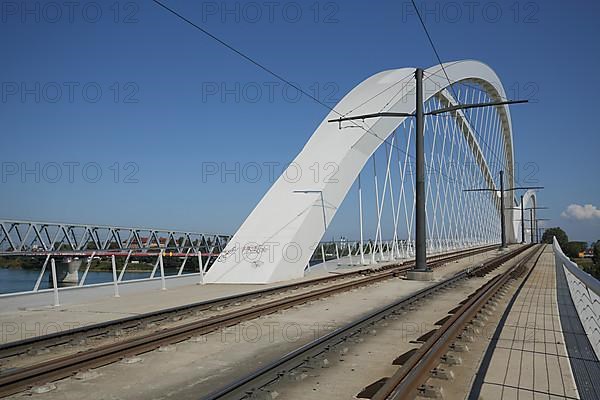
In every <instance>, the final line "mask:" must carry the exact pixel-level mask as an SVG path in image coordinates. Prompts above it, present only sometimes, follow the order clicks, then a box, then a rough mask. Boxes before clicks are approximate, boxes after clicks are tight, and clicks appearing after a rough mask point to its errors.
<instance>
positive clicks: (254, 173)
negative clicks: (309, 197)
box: [201, 161, 339, 183]
mask: <svg viewBox="0 0 600 400" xmlns="http://www.w3.org/2000/svg"><path fill="white" fill-rule="evenodd" d="M338 172H339V165H338V164H337V163H335V162H332V161H331V162H324V163H319V162H315V163H313V164H311V165H309V166H302V165H300V164H298V163H296V162H291V163H289V164H287V165H286V164H283V163H281V162H278V161H263V162H261V163H259V162H256V161H250V162H246V163H241V162H233V163H232V162H216V161H205V162H202V164H201V179H202V183H208V182H211V181H217V182H220V183H241V182H245V183H257V182H260V181H262V180H266V181H267V182H268V183H273V182H275V181H276V180H277V179H278V178H279V177H280V176H281V178H282V179H284V180H285V181H286V182H289V183H298V182H300V181H301V180H302V179H303V178H305V179H309V180H310V182H311V183H338V181H339V180H338V178H337V177H336V175H337V173H338Z"/></svg>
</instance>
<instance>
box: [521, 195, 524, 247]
mask: <svg viewBox="0 0 600 400" xmlns="http://www.w3.org/2000/svg"><path fill="white" fill-rule="evenodd" d="M521 244H525V210H524V209H523V195H521Z"/></svg>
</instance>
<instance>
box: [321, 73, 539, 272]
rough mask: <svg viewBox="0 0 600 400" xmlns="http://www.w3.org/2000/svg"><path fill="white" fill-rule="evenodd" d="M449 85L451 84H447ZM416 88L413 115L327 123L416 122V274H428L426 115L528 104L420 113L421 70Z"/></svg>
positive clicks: (456, 107)
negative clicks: (366, 121) (391, 119)
mask: <svg viewBox="0 0 600 400" xmlns="http://www.w3.org/2000/svg"><path fill="white" fill-rule="evenodd" d="M448 83H450V82H448ZM415 86H416V105H415V112H414V113H405V112H376V113H371V114H363V115H355V116H349V117H340V118H335V119H330V120H328V121H327V122H336V123H338V124H339V127H340V129H341V128H342V122H344V121H353V120H365V119H369V118H382V117H392V118H406V117H414V118H415V119H416V121H415V122H416V124H415V125H416V129H415V135H416V140H415V153H416V154H415V160H416V180H415V250H416V253H415V271H431V269H430V268H428V266H427V221H426V215H425V213H426V211H425V136H424V126H425V123H424V122H425V116H427V115H438V114H443V113H447V112H456V111H458V110H466V109H470V108H482V107H491V106H501V105H508V104H518V103H527V102H528V100H507V101H491V102H486V103H470V104H457V105H454V106H449V107H444V108H439V109H437V110H433V111H429V112H424V111H423V100H424V99H423V69H422V68H417V69H415Z"/></svg>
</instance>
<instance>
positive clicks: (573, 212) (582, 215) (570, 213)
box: [560, 204, 600, 220]
mask: <svg viewBox="0 0 600 400" xmlns="http://www.w3.org/2000/svg"><path fill="white" fill-rule="evenodd" d="M560 216H561V217H563V218H573V219H577V220H586V219H595V218H598V219H600V210H599V209H598V208H596V206H593V205H591V204H585V205H583V206H580V205H579V204H571V205H570V206H569V207H567V209H566V210H565V211H563V212H562V213H561V214H560Z"/></svg>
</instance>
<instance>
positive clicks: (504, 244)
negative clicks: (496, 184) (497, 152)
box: [500, 171, 506, 249]
mask: <svg viewBox="0 0 600 400" xmlns="http://www.w3.org/2000/svg"><path fill="white" fill-rule="evenodd" d="M500 228H501V230H502V245H501V246H500V249H505V248H506V225H505V221H504V171H500Z"/></svg>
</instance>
